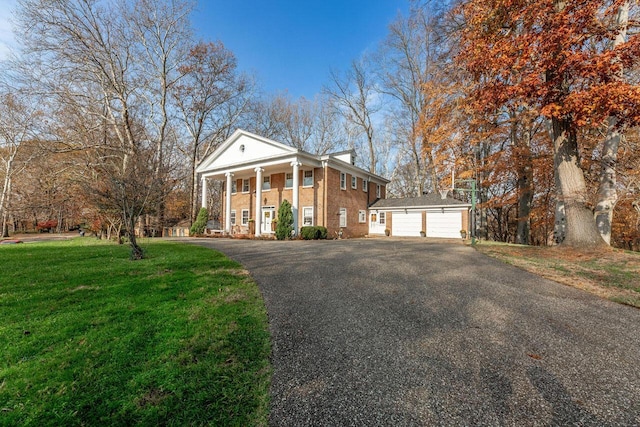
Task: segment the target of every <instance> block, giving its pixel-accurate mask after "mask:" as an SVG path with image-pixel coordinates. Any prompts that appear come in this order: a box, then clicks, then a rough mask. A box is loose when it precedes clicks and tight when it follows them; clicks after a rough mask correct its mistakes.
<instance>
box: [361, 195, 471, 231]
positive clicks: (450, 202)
mask: <svg viewBox="0 0 640 427" xmlns="http://www.w3.org/2000/svg"><path fill="white" fill-rule="evenodd" d="M470 208H471V205H470V204H468V203H464V202H461V201H460V200H456V199H454V198H451V197H445V198H442V197H441V196H440V195H439V194H428V195H426V196H422V197H414V198H404V199H383V200H378V201H377V202H375V203H374V204H373V205H371V207H370V208H369V212H370V213H372V214H374V215H372V218H374V217H375V218H381V217H382V218H385V225H384V226H379V227H371V228H370V230H369V234H372V235H375V234H382V233H384V230H385V229H388V230H389V231H390V235H391V236H396V237H418V236H420V232H421V231H424V232H425V234H426V236H427V237H437V238H451V239H459V238H460V230H468V229H469V209H470ZM380 213H382V214H383V215H380Z"/></svg>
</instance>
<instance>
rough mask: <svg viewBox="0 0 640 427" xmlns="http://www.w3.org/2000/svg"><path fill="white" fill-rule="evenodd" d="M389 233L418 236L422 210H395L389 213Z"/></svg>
mask: <svg viewBox="0 0 640 427" xmlns="http://www.w3.org/2000/svg"><path fill="white" fill-rule="evenodd" d="M391 215H392V216H391V235H392V236H404V237H409V236H410V237H420V231H422V212H406V213H405V212H404V211H397V212H392V213H391Z"/></svg>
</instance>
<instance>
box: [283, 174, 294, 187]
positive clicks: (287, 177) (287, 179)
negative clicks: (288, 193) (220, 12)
mask: <svg viewBox="0 0 640 427" xmlns="http://www.w3.org/2000/svg"><path fill="white" fill-rule="evenodd" d="M284 188H293V172H289V173H286V174H284Z"/></svg>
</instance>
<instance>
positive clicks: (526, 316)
mask: <svg viewBox="0 0 640 427" xmlns="http://www.w3.org/2000/svg"><path fill="white" fill-rule="evenodd" d="M191 241H193V242H196V243H197V244H201V245H205V246H208V247H211V248H214V249H217V250H220V251H222V252H224V253H225V254H227V255H228V256H230V257H231V258H233V259H235V260H237V261H238V262H240V263H242V264H243V265H244V266H245V268H247V269H248V270H249V271H250V272H251V274H252V276H253V277H254V278H255V280H256V281H257V283H258V285H259V287H260V289H261V291H262V293H263V295H264V299H265V303H266V306H267V311H268V313H269V321H270V329H271V334H272V340H273V354H272V358H273V359H272V363H273V368H274V373H273V382H272V390H271V392H272V398H271V416H270V424H271V425H273V426H434V425H446V426H450V425H465V426H470V425H492V426H493V425H518V426H522V425H541V426H542V425H544V426H547V425H579V426H607V425H615V426H638V425H640V310H637V309H634V308H631V307H627V306H623V305H618V304H615V303H611V302H608V301H605V300H602V299H599V298H597V297H595V296H592V295H589V294H586V293H584V292H582V291H579V290H577V289H573V288H569V287H566V286H563V285H559V284H557V283H554V282H551V281H548V280H544V279H541V278H539V277H537V276H534V275H532V274H530V273H527V272H524V271H521V270H519V269H517V268H514V267H511V266H506V265H504V264H501V263H498V262H497V261H494V260H492V259H490V258H488V257H485V256H483V255H482V254H479V253H477V252H475V251H474V250H473V249H471V248H469V247H465V246H462V245H460V244H442V243H430V242H427V241H426V239H413V240H394V239H389V238H387V239H353V240H342V241H315V242H314V241H312V242H305V241H293V242H278V241H249V240H229V239H192V240H191Z"/></svg>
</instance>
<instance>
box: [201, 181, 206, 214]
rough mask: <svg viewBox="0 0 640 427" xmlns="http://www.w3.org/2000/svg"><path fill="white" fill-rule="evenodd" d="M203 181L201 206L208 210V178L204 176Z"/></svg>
mask: <svg viewBox="0 0 640 427" xmlns="http://www.w3.org/2000/svg"><path fill="white" fill-rule="evenodd" d="M201 181H202V203H201V205H200V206H201V207H203V208H206V207H207V178H205V177H204V176H203V177H202V179H201Z"/></svg>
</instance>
